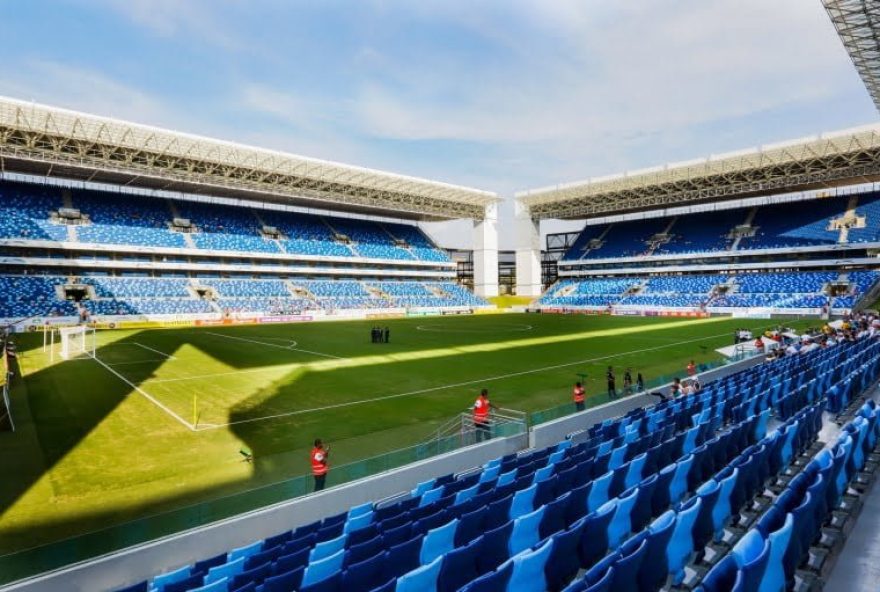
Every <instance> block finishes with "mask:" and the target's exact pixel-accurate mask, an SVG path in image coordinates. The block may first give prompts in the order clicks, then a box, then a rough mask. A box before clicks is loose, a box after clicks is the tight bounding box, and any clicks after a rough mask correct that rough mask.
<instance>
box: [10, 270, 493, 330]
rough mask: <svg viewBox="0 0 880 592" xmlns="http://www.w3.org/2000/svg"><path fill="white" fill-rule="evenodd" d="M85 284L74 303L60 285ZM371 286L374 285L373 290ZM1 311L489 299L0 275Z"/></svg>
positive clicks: (268, 308) (229, 282)
mask: <svg viewBox="0 0 880 592" xmlns="http://www.w3.org/2000/svg"><path fill="white" fill-rule="evenodd" d="M64 286H70V287H74V286H77V287H80V288H82V287H85V289H86V291H88V290H91V293H90V294H88V297H87V298H85V299H83V300H81V302H80V304H79V305H77V304H76V303H74V302H73V301H70V300H65V299H63V294H64V291H63V289H62V288H63V287H64ZM371 289H372V290H373V291H371ZM0 294H3V295H6V297H4V298H0V319H21V318H27V317H31V316H76V315H78V314H79V312H80V308H84V309H85V310H86V311H88V312H89V313H90V314H92V315H113V316H122V315H173V314H186V315H194V314H209V313H219V312H223V313H247V314H279V313H285V314H286V313H290V312H295V311H303V310H327V311H331V310H341V309H375V308H398V307H406V308H413V307H433V308H462V307H477V306H486V305H487V304H488V303H487V302H486V301H485V300H483V299H482V298H479V297H477V296H475V295H474V294H472V293H471V292H469V291H468V290H467V289H465V288H463V287H461V286H458V285H456V284H453V283H451V282H416V281H385V282H359V281H355V280H302V279H297V278H291V279H287V280H283V279H253V278H248V279H226V278H210V277H204V278H197V279H187V278H146V277H129V276H125V277H111V276H85V277H82V278H68V277H61V276H12V275H10V276H0Z"/></svg>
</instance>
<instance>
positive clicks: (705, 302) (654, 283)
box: [538, 271, 880, 310]
mask: <svg viewBox="0 0 880 592" xmlns="http://www.w3.org/2000/svg"><path fill="white" fill-rule="evenodd" d="M878 280H880V273H878V272H876V271H855V272H849V273H846V274H843V275H842V274H840V273H839V272H836V271H833V272H821V271H820V272H806V271H799V272H779V273H761V272H756V273H743V274H736V275H734V274H731V275H723V274H711V275H701V274H698V275H680V276H659V277H649V278H615V279H599V278H591V279H584V280H571V279H566V280H562V281H560V282H558V283H556V284H555V285H554V286H552V287H551V288H550V289H548V290H547V292H546V293H545V294H544V296H542V297H541V298H540V299H539V301H538V306H539V307H548V308H558V307H572V308H579V307H580V308H608V307H625V308H626V307H629V308H637V309H640V310H662V309H676V308H683V309H709V310H712V309H737V308H777V309H804V310H816V309H821V308H823V307H825V306H829V305H831V306H832V308H834V309H845V310H850V309H852V308H853V307H854V306H855V305H856V304H857V303H858V302H859V300H860V298H861V297H862V296H864V295H866V294H867V293H868V292H870V291H871V290H872V288H873V287H874V286H875V285H876V284H877V281H878ZM832 283H835V284H842V285H843V284H845V285H847V286H848V288H847V289H848V291H849V292H848V293H847V294H843V295H839V296H834V297H832V296H830V295H829V294H830V293H829V285H830V284H832Z"/></svg>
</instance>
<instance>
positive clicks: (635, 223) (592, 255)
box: [584, 218, 669, 259]
mask: <svg viewBox="0 0 880 592" xmlns="http://www.w3.org/2000/svg"><path fill="white" fill-rule="evenodd" d="M668 225H669V218H651V219H647V220H630V221H628V222H617V223H614V224H612V225H611V229H610V230H609V231H608V233H607V234H606V235H605V238H604V239H603V244H602V246H601V247H600V248H598V249H593V250H591V251H590V252H588V253H587V254H586V255H585V256H584V259H608V258H612V257H637V256H640V255H644V254H645V253H646V252H647V251H648V244H647V241H648V239H650V238H651V237H652V236H654V235H655V234H658V233H660V232H663V231H664V230H665V229H666V227H667V226H668ZM587 228H590V227H587Z"/></svg>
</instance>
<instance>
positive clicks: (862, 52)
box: [822, 0, 880, 110]
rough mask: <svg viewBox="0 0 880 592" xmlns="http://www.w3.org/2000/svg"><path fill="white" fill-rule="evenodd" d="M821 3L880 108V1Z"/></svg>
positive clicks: (831, 0)
mask: <svg viewBox="0 0 880 592" xmlns="http://www.w3.org/2000/svg"><path fill="white" fill-rule="evenodd" d="M822 4H824V5H825V10H826V11H827V12H828V16H829V17H830V18H831V22H832V23H833V24H834V28H835V29H837V34H838V35H839V36H840V40H841V41H842V42H843V46H844V47H846V51H848V52H849V57H850V58H852V61H853V64H854V65H855V67H856V70H857V71H858V73H859V76H861V77H862V82H864V83H865V88H867V89H868V94H870V95H871V98H872V99H873V100H874V105H876V107H877V109H878V110H880V2H877V1H876V0H822Z"/></svg>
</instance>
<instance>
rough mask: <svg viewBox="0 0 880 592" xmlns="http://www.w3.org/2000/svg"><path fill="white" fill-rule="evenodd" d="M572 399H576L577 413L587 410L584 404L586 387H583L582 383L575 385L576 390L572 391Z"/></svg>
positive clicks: (575, 407)
mask: <svg viewBox="0 0 880 592" xmlns="http://www.w3.org/2000/svg"><path fill="white" fill-rule="evenodd" d="M571 397H572V399H574V409H575V411H583V410H584V409H586V404H585V403H584V387H583V386H581V383H579V382H576V383H574V389H572V391H571Z"/></svg>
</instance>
